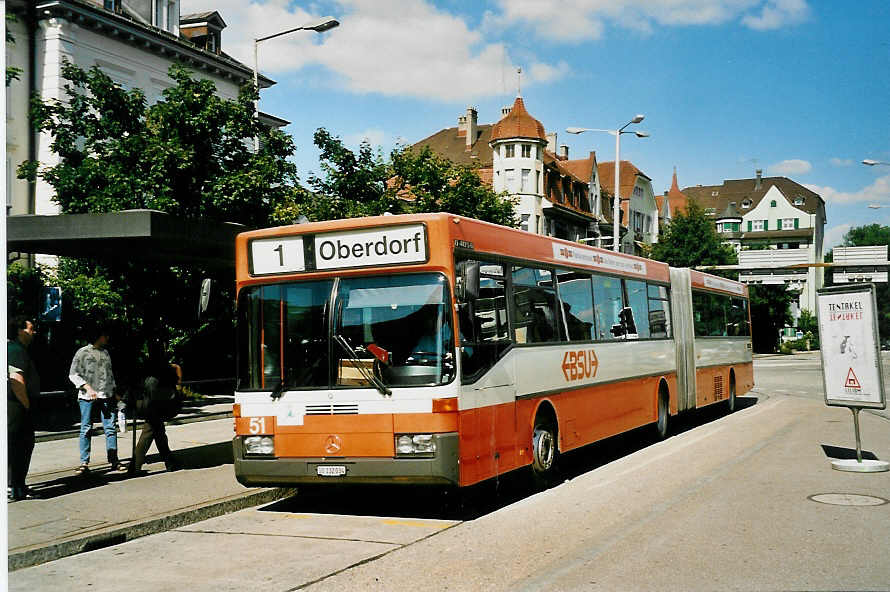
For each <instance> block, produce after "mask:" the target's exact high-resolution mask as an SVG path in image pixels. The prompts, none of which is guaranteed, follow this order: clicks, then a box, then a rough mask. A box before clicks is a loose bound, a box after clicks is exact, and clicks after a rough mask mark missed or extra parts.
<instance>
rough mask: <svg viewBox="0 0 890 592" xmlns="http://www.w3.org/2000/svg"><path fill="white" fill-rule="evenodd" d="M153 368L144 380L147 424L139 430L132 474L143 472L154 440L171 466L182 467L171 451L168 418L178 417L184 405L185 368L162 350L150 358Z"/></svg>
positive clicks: (143, 406)
mask: <svg viewBox="0 0 890 592" xmlns="http://www.w3.org/2000/svg"><path fill="white" fill-rule="evenodd" d="M149 368H150V370H149V376H148V377H147V378H146V379H145V382H144V383H143V399H142V404H141V407H142V415H143V419H145V425H144V426H143V428H142V432H141V433H140V434H139V442H138V443H137V444H136V451H135V452H134V453H133V460H132V462H131V463H130V469H129V471H128V473H129V474H130V475H139V474H141V472H142V465H143V463H144V462H145V456H146V454H147V453H148V449H149V447H151V443H152V441H154V443H155V445H156V446H157V448H158V453H160V455H161V460H163V461H164V464H165V465H166V467H167V470H168V471H175V470H176V469H177V468H178V464H177V463H176V460H175V459H174V458H173V454H172V453H171V452H170V445H169V442H168V441H167V429H166V426H165V425H164V422H165V421H168V420H170V419H173V418H174V417H176V415H177V414H178V413H179V411H180V409H181V407H182V396H181V393H180V392H179V385H180V383H181V382H182V368H180V367H179V366H178V365H177V364H170V363H168V362H167V361H166V360H165V359H163V357H162V356H161V355H160V354H155V356H154V359H152V360H151V361H150V366H149Z"/></svg>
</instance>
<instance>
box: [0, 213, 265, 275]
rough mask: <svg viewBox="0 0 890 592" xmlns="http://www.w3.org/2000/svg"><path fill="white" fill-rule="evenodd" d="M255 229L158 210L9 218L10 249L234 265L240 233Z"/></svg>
mask: <svg viewBox="0 0 890 592" xmlns="http://www.w3.org/2000/svg"><path fill="white" fill-rule="evenodd" d="M245 230H249V229H248V228H247V227H245V226H243V225H242V224H236V223H233V222H208V221H202V220H191V219H187V218H182V217H179V216H173V215H170V214H167V213H165V212H160V211H157V210H127V211H123V212H112V213H108V214H60V215H54V216H41V215H26V216H8V217H7V218H6V253H7V258H8V256H9V254H10V253H15V252H19V253H29V254H41V255H58V256H62V257H91V258H97V259H107V260H125V261H144V262H149V263H163V264H166V265H171V266H182V267H201V268H206V269H232V270H234V267H235V236H236V235H237V234H238V233H240V232H244V231H245Z"/></svg>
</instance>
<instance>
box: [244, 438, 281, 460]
mask: <svg viewBox="0 0 890 592" xmlns="http://www.w3.org/2000/svg"><path fill="white" fill-rule="evenodd" d="M274 452H275V440H273V439H272V436H248V437H246V438H244V453H245V454H261V455H265V456H270V455H272V454H273V453H274Z"/></svg>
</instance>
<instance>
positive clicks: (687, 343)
mask: <svg viewBox="0 0 890 592" xmlns="http://www.w3.org/2000/svg"><path fill="white" fill-rule="evenodd" d="M691 286H692V284H691V279H690V276H689V270H688V269H675V268H673V267H672V268H671V313H672V315H673V321H674V322H673V325H674V343H675V345H676V349H677V391H678V392H677V411H685V410H687V409H694V408H695V331H694V329H693V326H692V314H693V310H692V287H691Z"/></svg>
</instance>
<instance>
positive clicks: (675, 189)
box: [658, 169, 687, 216]
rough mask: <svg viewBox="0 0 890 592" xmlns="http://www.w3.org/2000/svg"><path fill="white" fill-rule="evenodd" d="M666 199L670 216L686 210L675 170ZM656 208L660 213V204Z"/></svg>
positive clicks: (684, 198) (675, 170) (684, 199)
mask: <svg viewBox="0 0 890 592" xmlns="http://www.w3.org/2000/svg"><path fill="white" fill-rule="evenodd" d="M667 199H668V205H669V206H670V208H671V215H672V216H673V215H674V214H675V213H677V212H679V211H681V210H685V209H686V202H687V200H686V196H685V195H684V194H683V192H682V191H680V186H679V185H677V169H674V178H673V180H672V181H671V188H670V190H669V191H668V194H667ZM658 206H659V207H658V210H659V211H661V204H658Z"/></svg>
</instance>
